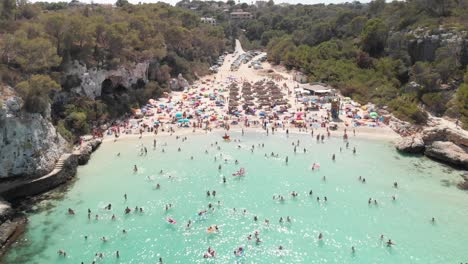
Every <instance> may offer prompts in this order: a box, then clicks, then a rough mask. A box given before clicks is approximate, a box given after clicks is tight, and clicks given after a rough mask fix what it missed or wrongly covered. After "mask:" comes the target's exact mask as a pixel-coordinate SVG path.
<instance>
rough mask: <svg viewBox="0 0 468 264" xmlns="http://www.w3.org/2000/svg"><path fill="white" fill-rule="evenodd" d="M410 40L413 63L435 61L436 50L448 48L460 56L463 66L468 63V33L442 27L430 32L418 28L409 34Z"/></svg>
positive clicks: (408, 44) (409, 47)
mask: <svg viewBox="0 0 468 264" xmlns="http://www.w3.org/2000/svg"><path fill="white" fill-rule="evenodd" d="M408 36H410V40H409V41H408V43H407V46H408V53H409V55H410V56H411V58H412V60H413V61H434V59H435V57H436V50H437V49H438V48H440V47H448V48H450V49H451V50H452V51H453V52H455V53H456V54H458V56H459V59H460V62H461V63H462V64H464V65H465V64H466V63H468V57H467V56H468V34H467V32H466V31H457V30H454V29H447V28H443V27H440V28H438V29H433V30H429V29H426V28H417V29H415V30H412V31H410V32H408Z"/></svg>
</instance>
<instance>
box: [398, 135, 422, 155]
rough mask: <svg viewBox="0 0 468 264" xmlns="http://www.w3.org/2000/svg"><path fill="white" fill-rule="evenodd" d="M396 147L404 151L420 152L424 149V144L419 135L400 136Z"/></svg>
mask: <svg viewBox="0 0 468 264" xmlns="http://www.w3.org/2000/svg"><path fill="white" fill-rule="evenodd" d="M396 148H397V149H398V150H399V151H401V152H405V153H414V154H416V153H422V152H423V151H424V148H425V145H424V141H423V140H422V138H421V137H420V136H409V137H404V138H402V139H401V140H400V141H399V142H397V144H396Z"/></svg>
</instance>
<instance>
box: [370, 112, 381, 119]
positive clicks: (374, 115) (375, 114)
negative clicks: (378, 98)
mask: <svg viewBox="0 0 468 264" xmlns="http://www.w3.org/2000/svg"><path fill="white" fill-rule="evenodd" d="M369 116H370V117H372V118H377V117H379V114H377V113H376V112H371V113H370V114H369Z"/></svg>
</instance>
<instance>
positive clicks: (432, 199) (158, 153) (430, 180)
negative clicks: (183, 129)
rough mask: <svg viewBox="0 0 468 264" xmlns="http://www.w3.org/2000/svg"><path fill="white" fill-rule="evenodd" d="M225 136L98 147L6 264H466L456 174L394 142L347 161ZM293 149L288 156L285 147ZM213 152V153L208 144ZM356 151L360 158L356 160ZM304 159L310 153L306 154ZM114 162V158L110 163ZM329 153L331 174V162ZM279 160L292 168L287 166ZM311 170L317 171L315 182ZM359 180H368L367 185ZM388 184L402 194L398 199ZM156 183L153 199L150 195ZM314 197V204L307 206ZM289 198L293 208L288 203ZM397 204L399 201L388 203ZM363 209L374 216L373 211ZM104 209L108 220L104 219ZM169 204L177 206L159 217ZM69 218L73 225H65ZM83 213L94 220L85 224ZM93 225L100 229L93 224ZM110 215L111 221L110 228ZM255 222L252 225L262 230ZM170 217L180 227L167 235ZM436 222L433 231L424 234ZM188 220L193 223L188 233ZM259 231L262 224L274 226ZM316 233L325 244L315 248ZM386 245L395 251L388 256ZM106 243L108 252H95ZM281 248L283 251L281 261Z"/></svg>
mask: <svg viewBox="0 0 468 264" xmlns="http://www.w3.org/2000/svg"><path fill="white" fill-rule="evenodd" d="M221 135H222V134H221V132H219V133H212V134H209V135H197V136H195V135H191V134H189V135H188V140H186V141H185V142H182V140H181V139H178V140H176V138H175V136H172V137H169V136H158V138H157V140H158V141H157V148H156V150H153V148H152V143H153V138H151V137H148V138H143V139H141V140H138V139H128V140H126V141H120V142H116V143H112V142H109V143H105V144H103V145H102V146H101V148H100V149H99V150H98V151H97V152H95V153H94V154H93V157H92V159H91V160H90V162H89V164H88V165H86V166H83V167H80V168H79V170H78V175H77V178H78V179H77V181H76V182H74V183H73V184H71V185H70V186H69V188H68V190H67V192H66V193H65V194H64V197H63V199H60V200H52V201H50V200H49V201H43V202H41V204H40V205H39V208H42V209H40V210H39V209H37V210H36V211H35V212H34V213H31V214H30V215H29V219H30V223H29V225H28V228H27V232H26V234H25V236H24V237H23V238H22V239H21V240H20V241H19V242H18V244H17V245H15V247H14V248H13V249H12V250H11V252H10V253H9V255H8V256H7V258H6V262H7V263H81V261H83V262H84V263H91V262H92V261H93V260H95V259H96V260H97V261H96V263H156V262H157V261H158V258H159V257H162V259H163V261H164V263H204V262H211V263H459V262H462V261H463V262H465V261H468V253H467V250H466V245H467V243H468V225H467V221H468V220H467V219H468V207H467V206H466V205H467V204H468V193H466V192H463V191H460V190H458V189H457V188H456V186H455V183H456V182H457V181H458V180H459V179H460V178H459V175H460V172H457V171H453V170H451V169H449V168H447V167H445V166H442V165H440V164H437V163H435V162H433V161H430V160H428V159H426V158H421V157H404V156H402V155H399V154H398V153H396V152H395V151H394V147H393V146H392V144H391V143H389V142H382V141H369V140H364V139H361V140H359V139H355V138H351V140H350V147H349V149H346V147H345V145H344V143H343V141H342V140H341V139H338V138H331V139H326V140H325V143H317V142H316V141H315V138H314V139H312V138H311V137H310V135H304V134H303V135H290V136H289V138H287V137H286V135H285V134H284V133H281V134H276V135H273V136H272V135H270V136H268V137H266V136H265V135H263V134H259V133H254V132H248V133H246V135H245V136H241V135H240V134H236V133H233V137H234V138H238V139H241V142H240V143H237V142H229V143H227V142H221V140H220V139H221ZM298 139H299V140H300V145H299V147H298V151H297V153H296V154H295V153H294V151H293V146H292V145H291V144H292V142H296V143H297V140H298ZM216 140H217V141H218V146H219V147H220V150H218V149H217V146H216V145H215V144H214V143H215V141H216ZM166 143H167V146H164V145H165V144H166ZM259 143H264V144H265V145H264V147H263V148H262V147H259V146H258V144H259ZM140 144H144V145H145V146H146V147H147V148H148V155H147V156H139V153H140V147H139V145H140ZM211 144H213V145H211ZM238 144H240V145H241V148H238V147H237V145H238ZM252 144H254V145H255V150H254V151H253V153H252V152H251V151H250V148H251V145H252ZM354 146H356V148H357V154H356V155H353V153H352V148H353V147H354ZM179 147H180V148H181V151H180V152H178V148H179ZM304 147H306V148H307V150H308V151H307V153H305V154H304V153H303V148H304ZM340 147H342V148H343V151H342V152H341V153H340V151H339V148H340ZM163 148H164V149H165V152H164V153H163V152H162V149H163ZM205 150H208V154H205ZM118 152H120V153H121V156H120V157H117V156H116V153H118ZM271 152H274V153H278V154H279V158H274V157H271V156H270V153H271ZM265 153H268V155H267V156H268V157H265ZM333 153H335V154H336V161H335V162H333V161H332V160H331V155H332V154H333ZM220 154H222V155H223V157H222V158H220ZM191 156H193V157H194V159H193V160H191V159H190V157H191ZM215 156H217V161H214V157H215ZM285 156H288V157H289V163H288V164H285V161H284V159H285ZM224 158H226V159H228V161H227V163H225V162H224V160H223V159H224ZM235 159H237V160H239V164H238V165H236V164H235V163H234V160H235ZM314 162H318V163H320V165H321V168H320V169H318V170H315V171H312V170H311V169H310V167H311V164H312V163H314ZM134 164H136V165H137V166H138V168H139V170H138V173H137V174H134V173H133V165H134ZM220 164H221V165H222V168H221V170H220V171H218V166H219V165H220ZM241 167H243V168H245V170H246V172H247V173H246V176H245V177H243V178H235V177H233V176H231V174H232V173H234V172H235V171H237V170H239V168H241ZM160 170H163V174H160V173H159V172H160ZM223 175H224V176H225V177H226V178H227V183H225V184H223V181H222V177H223ZM323 176H326V180H325V181H323V179H322V177H323ZM359 176H363V177H365V178H366V183H365V184H364V183H361V182H360V181H359V180H358V177H359ZM148 177H149V178H148ZM394 181H397V182H398V187H399V188H398V189H395V188H393V182H394ZM157 183H159V184H160V185H161V188H160V189H156V188H155V185H156V184H157ZM207 190H210V191H212V190H216V197H215V198H213V197H212V196H210V197H207V196H206V191H207ZM310 190H313V195H312V196H309V195H308V192H309V191H310ZM292 191H296V192H298V193H299V196H298V197H296V198H292V197H291V195H289V194H290V193H291V192H292ZM125 193H126V194H127V195H128V200H127V201H125V199H124V197H123V195H124V194H125ZM273 195H283V196H284V197H285V201H283V202H281V201H278V200H273V199H272V197H273ZM392 195H395V196H396V197H397V199H396V201H392V198H391V197H392ZM317 196H320V198H321V199H320V202H317V200H316V197H317ZM324 196H327V198H328V201H327V202H324V201H323V197H324ZM370 197H371V198H372V199H376V200H377V201H378V205H374V204H372V205H368V202H367V201H368V199H369V198H370ZM218 201H220V203H221V205H219V206H218V204H217V203H218ZM109 203H111V204H112V210H110V211H109V210H104V207H105V206H106V205H107V204H109ZM169 203H170V204H172V205H173V206H172V208H170V209H169V210H168V211H165V209H164V208H165V205H166V204H169ZM209 203H212V204H213V205H214V208H215V210H214V211H211V212H208V213H207V214H206V217H204V218H199V217H198V216H197V212H199V211H201V210H203V209H207V207H208V204H209ZM126 206H129V207H130V208H132V209H133V208H134V207H135V206H139V207H143V208H144V212H143V213H135V212H133V210H132V212H131V213H130V214H128V215H125V214H124V209H125V207H126ZM68 208H73V209H74V210H75V212H76V214H75V215H68V214H67V209H68ZM88 208H90V209H91V210H92V215H91V220H88V217H87V209H88ZM233 208H236V211H234V210H233ZM244 209H245V210H246V213H244V212H243V210H244ZM96 214H98V215H99V220H95V215H96ZM112 214H115V215H116V217H117V219H116V220H114V221H113V220H111V216H112ZM254 216H258V222H255V221H254V220H253V218H254ZM287 216H290V218H291V220H292V221H291V223H287V222H286V221H284V223H283V224H281V223H279V218H280V217H284V219H285V220H286V217H287ZM167 217H172V218H174V219H175V220H176V221H177V224H175V225H170V224H168V223H167V222H166V220H165V219H166V218H167ZM432 217H435V219H436V222H435V223H431V218H432ZM189 219H191V220H192V221H194V222H193V224H192V227H191V228H186V227H185V225H186V223H187V221H188V220H189ZM265 219H269V221H270V224H269V225H266V224H265V223H264V220H265ZM213 224H216V225H218V227H219V230H220V231H219V233H213V234H208V233H207V232H206V230H207V228H208V227H209V226H211V225H213ZM123 229H125V230H126V231H127V234H123V233H122V230H123ZM256 230H257V231H259V233H260V235H259V237H260V239H261V240H262V243H260V244H259V245H256V244H255V242H254V240H252V241H249V240H248V239H247V236H248V235H249V234H253V233H254V232H255V231H256ZM319 233H322V234H323V239H322V240H320V241H319V240H318V235H319ZM381 234H384V236H385V241H386V240H387V239H389V238H390V239H392V241H393V242H394V243H395V244H396V245H395V246H393V247H387V246H385V243H384V242H382V241H381V240H380V235H381ZM85 236H88V238H87V240H86V239H85ZM103 236H105V237H106V238H107V242H102V241H101V240H100V238H101V237H103ZM280 245H281V246H283V248H284V249H283V250H281V251H280V250H278V247H279V246H280ZM239 246H243V247H245V248H246V252H245V255H244V256H243V257H235V256H234V254H233V251H234V250H235V249H236V248H237V247H239ZM352 246H354V247H355V249H356V251H355V253H354V254H353V253H352V252H351V247H352ZM208 247H212V248H213V249H214V250H216V252H217V256H216V258H214V259H209V260H207V259H203V254H204V253H205V252H206V250H207V248H208ZM59 249H63V250H65V251H66V252H67V256H66V258H64V257H62V256H59V255H58V254H57V251H58V250H59ZM116 250H119V252H120V258H119V259H117V258H116V257H115V251H116ZM98 252H101V253H103V255H104V258H103V259H98V258H97V257H95V254H96V253H98Z"/></svg>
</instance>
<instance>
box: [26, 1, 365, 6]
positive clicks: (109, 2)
mask: <svg viewBox="0 0 468 264" xmlns="http://www.w3.org/2000/svg"><path fill="white" fill-rule="evenodd" d="M38 1H41V2H62V1H63V2H69V0H32V1H31V2H38ZM79 1H80V2H85V3H90V2H91V0H79ZM115 1H116V0H93V1H92V2H94V3H100V4H113V3H115ZM128 1H129V2H131V3H134V4H137V3H138V2H142V3H156V2H165V3H169V4H172V5H175V4H176V3H177V2H179V1H180V0H128ZM235 1H236V2H237V0H235ZM252 1H253V2H254V3H255V0H241V2H245V3H251V2H252ZM274 1H275V3H276V4H279V3H289V4H299V3H301V4H320V3H324V4H338V3H344V2H353V0H348V1H346V0H274ZM370 1H371V0H360V1H359V2H361V3H367V2H370Z"/></svg>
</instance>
